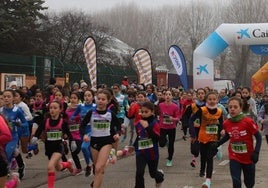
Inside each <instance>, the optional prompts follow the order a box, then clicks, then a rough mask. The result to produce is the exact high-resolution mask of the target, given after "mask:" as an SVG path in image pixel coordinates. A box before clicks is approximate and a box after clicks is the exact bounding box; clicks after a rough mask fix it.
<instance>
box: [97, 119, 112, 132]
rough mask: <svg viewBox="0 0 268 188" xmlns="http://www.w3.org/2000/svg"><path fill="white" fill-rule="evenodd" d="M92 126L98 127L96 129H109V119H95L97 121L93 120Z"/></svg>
mask: <svg viewBox="0 0 268 188" xmlns="http://www.w3.org/2000/svg"><path fill="white" fill-rule="evenodd" d="M93 126H94V128H95V129H98V130H106V129H109V128H110V122H109V121H107V122H106V121H97V122H94V124H93Z"/></svg>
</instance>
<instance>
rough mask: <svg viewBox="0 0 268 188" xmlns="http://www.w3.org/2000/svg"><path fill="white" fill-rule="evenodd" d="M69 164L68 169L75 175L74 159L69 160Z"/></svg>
mask: <svg viewBox="0 0 268 188" xmlns="http://www.w3.org/2000/svg"><path fill="white" fill-rule="evenodd" d="M68 163H69V165H68V167H67V169H68V170H69V172H70V173H71V174H73V173H74V168H73V166H74V165H73V164H74V162H73V160H72V159H69V160H68Z"/></svg>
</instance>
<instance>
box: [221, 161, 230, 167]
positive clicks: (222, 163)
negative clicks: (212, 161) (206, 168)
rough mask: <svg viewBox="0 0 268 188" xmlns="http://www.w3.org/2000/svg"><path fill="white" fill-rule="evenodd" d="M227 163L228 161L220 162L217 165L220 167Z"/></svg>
mask: <svg viewBox="0 0 268 188" xmlns="http://www.w3.org/2000/svg"><path fill="white" fill-rule="evenodd" d="M228 163H229V160H224V161H222V162H220V163H219V165H220V166H224V165H227V164H228Z"/></svg>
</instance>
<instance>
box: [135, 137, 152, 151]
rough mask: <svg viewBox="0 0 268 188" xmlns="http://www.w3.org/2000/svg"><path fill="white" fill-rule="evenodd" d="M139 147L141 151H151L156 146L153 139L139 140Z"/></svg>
mask: <svg viewBox="0 0 268 188" xmlns="http://www.w3.org/2000/svg"><path fill="white" fill-rule="evenodd" d="M138 145H139V150H142V149H149V148H152V147H153V146H154V145H153V140H152V139H151V138H148V139H142V140H139V142H138Z"/></svg>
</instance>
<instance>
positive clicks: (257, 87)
mask: <svg viewBox="0 0 268 188" xmlns="http://www.w3.org/2000/svg"><path fill="white" fill-rule="evenodd" d="M266 80H268V62H267V63H266V64H265V65H263V66H262V68H260V69H259V70H258V71H257V72H256V73H255V74H254V75H253V76H252V77H251V88H252V92H253V93H264V92H265V88H264V86H265V81H266Z"/></svg>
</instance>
